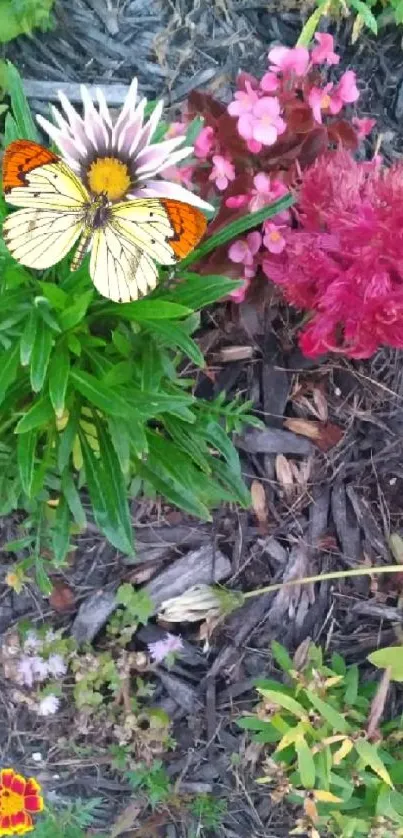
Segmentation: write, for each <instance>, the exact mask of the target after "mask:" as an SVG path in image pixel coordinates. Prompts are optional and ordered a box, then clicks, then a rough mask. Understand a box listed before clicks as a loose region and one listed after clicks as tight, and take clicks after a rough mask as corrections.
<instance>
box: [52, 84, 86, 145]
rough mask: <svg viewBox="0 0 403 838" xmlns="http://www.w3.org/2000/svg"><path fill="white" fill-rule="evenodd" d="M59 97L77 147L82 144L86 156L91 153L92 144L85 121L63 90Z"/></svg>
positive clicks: (59, 92)
mask: <svg viewBox="0 0 403 838" xmlns="http://www.w3.org/2000/svg"><path fill="white" fill-rule="evenodd" d="M58 96H59V99H60V102H61V105H62V108H63V110H64V112H65V114H66V116H67V119H68V122H69V126H70V131H71V134H72V135H73V137H74V140H75V141H76V144H77V147H78V145H79V144H80V148H82V149H83V154H85V155H86V154H88V153H89V152H90V151H91V143H90V141H89V137H87V134H86V131H85V124H84V120H83V119H81V116H80V115H79V114H78V113H77V111H76V109H75V108H73V105H72V104H71V102H70V101H69V100H68V98H67V96H65V94H64V93H63V91H62V90H59V91H58Z"/></svg>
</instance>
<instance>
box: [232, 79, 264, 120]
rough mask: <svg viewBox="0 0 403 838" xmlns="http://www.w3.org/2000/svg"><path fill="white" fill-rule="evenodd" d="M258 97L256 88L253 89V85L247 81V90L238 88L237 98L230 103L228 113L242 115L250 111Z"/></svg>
mask: <svg viewBox="0 0 403 838" xmlns="http://www.w3.org/2000/svg"><path fill="white" fill-rule="evenodd" d="M258 99H259V96H258V94H257V92H256V90H253V88H252V85H251V84H250V82H248V81H247V82H245V90H237V92H236V93H235V98H234V99H233V101H232V102H230V103H229V105H228V108H227V110H228V113H229V114H231V116H242V114H247V113H250V112H251V110H252V108H253V106H254V105H255V104H256V102H257V101H258Z"/></svg>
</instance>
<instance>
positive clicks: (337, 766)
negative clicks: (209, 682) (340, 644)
mask: <svg viewBox="0 0 403 838" xmlns="http://www.w3.org/2000/svg"><path fill="white" fill-rule="evenodd" d="M272 648H273V655H274V658H275V660H276V661H277V663H278V665H279V666H280V668H281V669H282V670H283V672H284V673H285V679H284V680H285V683H284V684H283V683H281V682H279V681H277V680H274V679H273V680H272V679H270V680H260V681H258V682H257V691H258V693H259V695H260V697H261V703H260V704H259V705H258V707H257V708H256V712H255V714H254V715H253V716H248V717H246V718H243V719H241V720H240V721H239V725H240V727H242V728H243V729H244V730H249V731H253V736H254V739H255V741H257V742H260V743H264V744H266V745H267V758H266V760H265V762H264V764H263V768H264V776H263V777H261V778H260V779H259V780H258V782H259V783H264V784H268V785H269V786H270V794H271V797H272V799H273V802H279V801H280V800H282V799H283V798H284V797H286V798H287V799H288V800H290V801H291V802H293V803H294V804H298V803H299V804H300V805H301V806H303V811H304V814H303V816H302V817H301V818H299V820H298V821H297V824H296V829H295V834H306V833H307V834H308V835H311V836H319V835H320V834H322V832H321V830H326V834H329V835H332V836H343V838H351V836H359V835H368V836H376V835H382V836H384V838H392V836H394V835H395V834H396V830H397V829H398V828H399V829H402V828H403V771H402V757H403V746H402V739H403V728H402V720H401V719H400V718H398V719H395V720H392V721H390V722H386V723H384V724H380V723H379V721H380V717H381V714H382V712H383V704H384V693H383V685H382V684H381V685H380V686H379V688H378V689H377V685H376V683H375V682H365V681H363V680H360V676H359V671H358V668H357V666H356V665H353V666H347V665H346V663H345V661H344V660H343V658H342V657H341V656H340V655H338V654H334V655H333V656H332V658H331V662H330V665H329V666H328V665H327V664H325V663H324V662H323V657H322V651H321V650H320V649H319V648H318V647H316V646H314V645H313V644H311V645H310V647H309V649H308V650H307V652H306V654H305V658H304V661H303V662H302V663H301V664H300V665H299V667H298V668H297V666H296V664H295V663H294V662H293V661H292V660H291V658H290V657H289V655H288V653H287V651H286V650H285V649H284V647H282V646H281V645H280V644H279V643H273V647H272ZM299 830H300V831H299ZM376 830H381V831H380V832H377V831H376ZM293 834H294V833H293ZM398 834H400V833H398Z"/></svg>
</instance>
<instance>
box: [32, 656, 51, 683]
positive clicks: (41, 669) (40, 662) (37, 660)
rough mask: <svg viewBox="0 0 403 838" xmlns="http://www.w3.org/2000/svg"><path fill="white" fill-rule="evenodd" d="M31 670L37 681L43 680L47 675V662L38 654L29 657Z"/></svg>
mask: <svg viewBox="0 0 403 838" xmlns="http://www.w3.org/2000/svg"><path fill="white" fill-rule="evenodd" d="M31 666H32V671H33V673H34V677H35V679H36V680H37V681H44V680H45V678H47V677H48V675H49V669H48V663H47V661H45V660H44V659H43V658H41V657H39V655H34V656H33V657H32V658H31Z"/></svg>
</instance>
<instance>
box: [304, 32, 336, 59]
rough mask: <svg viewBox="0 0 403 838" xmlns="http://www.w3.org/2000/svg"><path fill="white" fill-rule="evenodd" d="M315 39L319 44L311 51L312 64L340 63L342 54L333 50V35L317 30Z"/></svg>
mask: <svg viewBox="0 0 403 838" xmlns="http://www.w3.org/2000/svg"><path fill="white" fill-rule="evenodd" d="M315 41H318V46H317V47H314V48H313V50H312V53H311V61H312V64H325V63H326V64H329V65H330V64H338V63H339V61H340V56H339V55H336V53H335V52H333V35H328V34H327V33H326V32H316V33H315Z"/></svg>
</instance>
